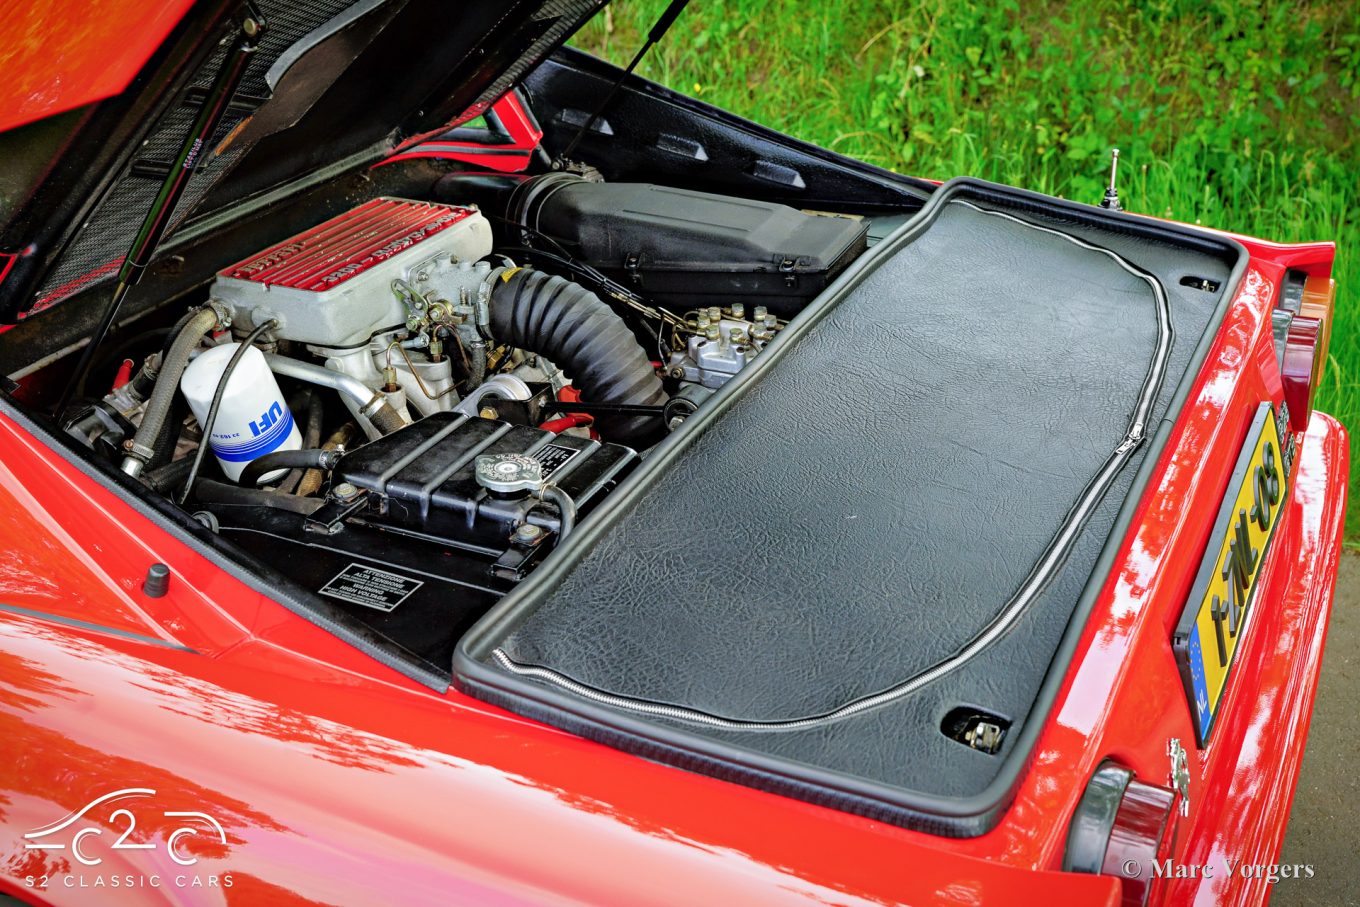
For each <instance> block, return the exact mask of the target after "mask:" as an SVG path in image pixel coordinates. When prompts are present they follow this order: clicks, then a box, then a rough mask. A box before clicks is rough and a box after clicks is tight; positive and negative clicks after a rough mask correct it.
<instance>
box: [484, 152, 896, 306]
mask: <svg viewBox="0 0 1360 907" xmlns="http://www.w3.org/2000/svg"><path fill="white" fill-rule="evenodd" d="M509 207H510V210H509V216H510V220H511V221H512V222H516V223H521V224H524V225H525V226H527V227H529V228H530V230H529V231H528V236H527V240H528V241H529V242H530V243H531V244H533V245H535V246H537V247H539V248H542V249H543V250H544V251H545V252H553V253H556V254H560V250H557V249H554V248H553V245H552V243H550V242H546V241H545V240H544V239H543V238H542V237H544V236H546V237H549V238H551V240H553V241H555V242H556V243H558V244H559V245H560V246H562V247H564V248H565V249H567V250H568V251H570V252H571V253H572V255H573V256H575V257H576V258H577V259H578V260H581V261H584V262H585V263H587V264H589V265H591V266H592V267H594V268H596V269H597V270H600V271H602V272H604V273H605V274H606V275H608V276H609V277H611V278H613V279H614V280H617V281H618V282H620V283H622V284H623V285H625V286H627V287H631V288H633V289H636V290H638V291H639V292H640V293H642V294H644V295H645V296H646V297H647V298H648V299H650V300H651V301H653V302H656V303H657V304H660V305H663V306H666V307H667V308H670V309H673V310H677V311H681V312H683V311H687V310H690V309H695V308H699V307H701V306H706V305H709V304H713V305H723V306H727V305H730V304H731V303H733V302H744V303H746V305H747V307H748V308H750V307H751V306H755V305H763V306H765V307H767V308H768V309H769V310H770V311H771V312H773V313H775V314H776V315H779V316H780V317H784V318H787V317H791V316H792V315H795V314H797V313H798V312H799V311H801V310H802V309H803V307H804V306H806V305H807V304H808V302H810V301H811V300H812V298H813V297H814V296H816V295H817V294H818V293H820V292H821V291H822V290H824V289H825V288H826V286H827V284H829V283H830V282H831V281H832V280H834V279H835V278H836V276H837V275H838V274H840V273H841V272H842V271H843V270H845V268H846V266H847V265H849V264H850V262H852V261H854V259H855V258H856V257H857V256H858V255H859V254H860V253H862V252H863V251H864V250H865V248H866V238H865V237H866V235H867V233H868V229H869V228H868V224H867V222H865V221H860V220H853V219H850V218H846V217H837V216H830V215H818V214H807V213H804V212H802V211H797V210H795V209H793V208H790V207H788V206H787V205H778V204H774V203H772V202H762V201H753V200H751V199H743V198H732V197H730V196H725V195H711V194H709V193H706V192H691V191H689V190H686V189H672V188H669V187H667V186H655V185H650V184H647V183H595V182H590V181H587V180H584V179H582V178H580V177H578V176H574V175H571V174H566V173H550V174H545V175H544V176H540V177H535V178H534V179H531V180H528V181H526V182H524V183H523V184H521V185H520V186H519V187H518V188H517V189H516V190H515V192H514V194H513V196H512V197H511V200H510V205H509Z"/></svg>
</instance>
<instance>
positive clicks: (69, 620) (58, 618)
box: [0, 603, 198, 655]
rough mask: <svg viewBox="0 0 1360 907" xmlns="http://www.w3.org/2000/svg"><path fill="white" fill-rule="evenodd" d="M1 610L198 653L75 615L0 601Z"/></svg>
mask: <svg viewBox="0 0 1360 907" xmlns="http://www.w3.org/2000/svg"><path fill="white" fill-rule="evenodd" d="M0 611H8V612H9V613H10V614H22V615H23V616H24V617H33V618H37V619H38V620H45V621H48V622H49V623H54V624H63V625H65V626H68V627H75V628H77V629H80V630H89V631H91V632H93V633H102V634H104V635H106V636H117V637H118V638H119V639H130V640H132V641H133V642H142V643H146V644H148V645H152V646H161V647H162V648H166V649H176V650H178V651H180V652H194V654H195V655H197V654H198V653H197V652H195V651H194V650H193V649H191V648H189V647H188V646H184V645H180V644H179V643H177V642H171V641H170V640H168V639H160V638H158V637H155V636H146V635H144V634H142V633H133V632H132V631H131V630H123V629H120V628H118V627H106V626H104V625H103V624H96V623H91V622H90V621H88V620H80V619H78V618H75V617H64V616H62V615H60V614H49V613H48V612H46V611H34V610H33V609H32V608H21V607H19V606H18V605H6V604H2V603H0Z"/></svg>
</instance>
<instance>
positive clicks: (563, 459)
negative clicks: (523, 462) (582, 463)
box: [534, 444, 580, 479]
mask: <svg viewBox="0 0 1360 907" xmlns="http://www.w3.org/2000/svg"><path fill="white" fill-rule="evenodd" d="M578 453H580V451H579V450H577V449H576V448H574V447H563V446H562V445H560V444H549V445H548V446H547V447H543V448H541V449H540V450H539V451H538V453H536V454H534V459H535V460H537V461H538V462H540V463H542V464H543V478H545V479H546V478H548V477H549V476H551V475H552V474H553V473H555V472H557V470H559V469H561V468H562V467H563V466H565V465H566V464H567V461H568V460H570V459H571V458H572V457H574V456H576V455H577V454H578Z"/></svg>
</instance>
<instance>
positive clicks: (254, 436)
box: [179, 343, 302, 482]
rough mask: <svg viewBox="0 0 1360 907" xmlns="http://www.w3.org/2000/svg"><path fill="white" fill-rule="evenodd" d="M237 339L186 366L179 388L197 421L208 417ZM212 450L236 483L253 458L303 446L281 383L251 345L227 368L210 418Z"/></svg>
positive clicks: (272, 474) (278, 474)
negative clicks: (223, 388) (213, 417)
mask: <svg viewBox="0 0 1360 907" xmlns="http://www.w3.org/2000/svg"><path fill="white" fill-rule="evenodd" d="M239 346H240V344H239V343H224V344H222V345H221V346H215V347H213V348H212V349H210V350H208V351H207V352H205V353H203V354H202V355H201V356H199V357H198V358H197V359H195V360H194V361H193V362H191V363H189V367H188V368H186V369H185V370H184V376H183V377H182V378H180V382H179V388H180V390H182V391H184V396H185V398H186V399H188V401H189V408H190V409H192V410H193V411H194V418H196V419H198V423H199V424H200V425H202V424H203V420H205V419H207V418H208V410H209V408H211V406H212V399H213V395H214V394H215V393H216V392H217V382H218V381H219V380H221V378H222V373H223V372H224V371H226V368H227V363H228V362H229V361H230V360H231V357H232V356H233V355H234V354H235V353H236V349H237V347H239ZM210 441H211V446H212V452H213V454H214V455H215V456H216V457H217V462H218V463H221V464H222V471H223V472H225V473H226V474H227V478H229V479H231V480H232V481H233V482H235V481H236V480H237V479H239V478H240V477H241V471H242V470H243V469H245V468H246V464H248V463H249V462H250V461H251V460H254V459H256V458H257V457H262V456H264V455H265V454H267V453H273V452H274V451H276V450H301V449H302V434H301V433H300V432H299V431H298V428H297V425H296V424H295V423H294V422H293V414H292V412H290V411H289V409H288V404H287V403H285V402H284V400H283V393H282V392H281V391H280V390H279V383H278V381H276V380H275V379H274V373H273V372H271V371H270V370H269V365H268V363H266V362H265V359H264V353H261V352H260V351H259V350H258V349H256V348H255V347H251V348H250V349H248V350H246V354H245V355H244V356H242V357H241V361H240V362H238V363H236V368H235V369H234V370H233V371H232V373H231V379H230V381H228V382H227V389H226V392H225V393H223V394H222V404H221V406H219V407H218V410H217V419H216V420H215V421H214V422H213V427H212V438H211V439H210ZM286 472H287V470H286V469H276V470H274V471H273V472H270V473H269V474H268V475H266V476H264V477H263V479H264V481H269V482H272V481H274V480H275V479H278V478H282V477H283V475H284V474H285V473H286Z"/></svg>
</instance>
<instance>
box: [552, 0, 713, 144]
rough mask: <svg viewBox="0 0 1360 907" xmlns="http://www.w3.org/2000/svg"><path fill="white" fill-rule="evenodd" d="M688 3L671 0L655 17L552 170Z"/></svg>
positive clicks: (601, 113) (598, 115) (583, 134)
mask: <svg viewBox="0 0 1360 907" xmlns="http://www.w3.org/2000/svg"><path fill="white" fill-rule="evenodd" d="M688 5H689V0H671V5H670V6H668V7H666V11H665V12H664V13H662V14H661V18H659V19H657V20H656V24H655V25H653V26H652V30H651V31H649V32H647V40H646V42H645V43H643V45H642V47H641V48H639V49H638V52H637V53H636V54H634V55H633V62H631V63H629V64H628V66H627V68H625V69H624V71H623V72H621V73H619V77H618V78H617V79H615V80H614V84H613V85H611V86H609V91H608V92H607V93H606V94H605V96H604V100H603V101H601V102H600V103H599V105H598V106H597V107H596V108H595V112H594V113H592V114H591V115H590V119H588V120H586V121H585V123H584V124H582V126H581V128H580V129H578V130H576V136H575V137H574V138H573V139H572V140H571V142H569V143H568V144H567V149H566V150H565V151H563V152H562V153H561V154H559V155H558V156H557V160H556V162H555V166H554V167H553V169H554V170H561V169H563V167H564V165H565V163H566V160H567V158H568V157H570V156H571V153H572V152H573V151H575V150H576V145H577V144H578V143H579V142H580V141H581V139H582V138H583V137H584V136H585V134H586V133H587V132H589V131H590V130H591V128H592V127H593V126H594V125H595V121H596V120H598V119H599V118H600V117H601V116H603V115H604V112H605V109H606V108H607V107H609V102H610V101H612V100H614V95H616V94H618V91H619V86H621V85H623V80H624V79H626V78H628V77H629V76H631V75H632V74H633V70H634V69H637V65H638V64H639V63H641V62H642V58H643V57H645V56H646V55H647V51H649V50H651V49H652V45H654V44H660V43H661V39H662V38H664V37H666V32H668V31H670V28H671V26H672V25H674V24H675V20H676V19H678V18H680V14H681V13H682V12H684V10H685V7H686V6H688Z"/></svg>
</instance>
